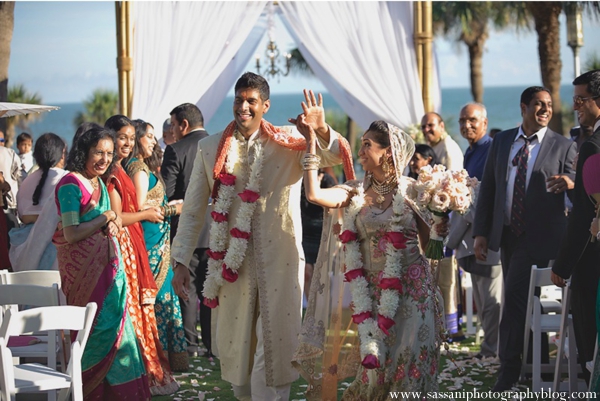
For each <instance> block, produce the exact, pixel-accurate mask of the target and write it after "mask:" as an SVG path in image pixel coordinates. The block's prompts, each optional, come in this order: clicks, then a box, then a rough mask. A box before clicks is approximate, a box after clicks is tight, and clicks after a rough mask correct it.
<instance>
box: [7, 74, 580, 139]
mask: <svg viewBox="0 0 600 401" xmlns="http://www.w3.org/2000/svg"><path fill="white" fill-rule="evenodd" d="M523 89H524V87H522V86H506V87H490V88H486V89H485V93H484V99H485V101H484V103H485V106H486V108H487V112H488V129H491V128H500V129H508V128H511V127H515V126H517V125H518V124H519V123H520V122H521V112H520V109H519V98H520V96H521V92H522V91H523ZM572 95H573V87H572V86H570V85H565V86H563V87H562V88H561V99H562V101H563V104H568V103H569V102H570V99H571V97H572ZM302 100H303V96H302V94H300V93H298V94H272V95H271V109H270V110H269V113H268V119H269V121H270V122H271V123H273V124H274V125H286V124H288V122H287V119H288V118H289V117H296V116H297V115H298V114H299V113H300V111H301V108H300V102H301V101H302ZM469 101H471V93H470V89H468V88H452V89H442V113H441V114H442V117H443V118H444V121H445V122H446V129H447V131H448V132H449V133H450V135H452V137H453V138H454V139H455V140H456V141H457V142H458V143H459V145H460V146H461V148H463V150H464V149H466V147H467V142H466V141H465V140H464V139H463V138H462V137H461V136H460V132H459V130H458V113H459V112H460V109H461V108H462V106H463V105H464V104H465V103H467V102H469ZM232 103H233V97H232V96H229V97H227V98H225V100H223V102H222V103H221V105H220V106H219V109H218V110H217V112H216V113H215V115H214V116H213V117H212V118H211V120H210V121H207V123H206V124H205V126H206V129H207V131H208V132H209V133H211V134H212V133H216V132H219V131H221V130H223V129H224V128H225V127H226V126H227V124H228V123H229V122H231V120H232V111H231V105H232ZM323 103H324V105H325V109H326V111H328V110H331V111H333V112H335V113H340V114H342V115H343V111H342V109H341V108H340V106H339V105H338V104H337V103H336V102H335V100H333V98H332V97H331V96H330V95H329V94H328V93H324V94H323ZM53 106H59V107H60V110H56V111H52V112H50V113H43V114H41V115H40V118H39V119H38V120H37V121H35V122H34V123H32V124H30V125H29V127H28V128H27V129H25V130H23V131H27V132H29V133H30V134H31V135H32V136H33V137H34V139H36V138H37V137H39V136H40V135H42V134H43V133H45V132H54V133H55V134H57V135H59V136H61V137H63V138H64V139H66V140H67V142H68V143H71V140H72V138H73V135H74V134H75V129H76V127H75V125H74V124H73V119H74V118H75V116H76V115H77V113H78V112H79V111H82V110H83V104H82V103H68V104H53ZM415 123H420V121H415ZM157 131H160V128H158V127H157ZM20 132H22V131H21V130H17V134H19V133H20ZM14 146H15V147H16V145H14Z"/></svg>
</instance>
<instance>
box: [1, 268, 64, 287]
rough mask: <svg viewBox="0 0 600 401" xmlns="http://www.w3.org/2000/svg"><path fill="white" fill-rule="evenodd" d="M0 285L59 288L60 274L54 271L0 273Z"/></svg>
mask: <svg viewBox="0 0 600 401" xmlns="http://www.w3.org/2000/svg"><path fill="white" fill-rule="evenodd" d="M0 284H30V285H41V286H44V287H51V286H52V284H58V287H59V288H60V286H61V282H60V273H59V272H58V271H56V270H24V271H20V272H8V271H6V270H2V271H0Z"/></svg>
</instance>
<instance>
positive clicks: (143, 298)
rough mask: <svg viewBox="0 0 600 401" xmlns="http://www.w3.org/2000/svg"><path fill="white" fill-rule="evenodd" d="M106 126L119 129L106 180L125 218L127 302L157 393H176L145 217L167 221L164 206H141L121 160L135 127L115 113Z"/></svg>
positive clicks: (113, 205)
mask: <svg viewBox="0 0 600 401" xmlns="http://www.w3.org/2000/svg"><path fill="white" fill-rule="evenodd" d="M105 127H106V128H110V129H112V130H113V131H115V132H116V147H115V157H114V159H115V160H114V161H115V168H114V169H113V170H112V172H111V173H110V174H109V175H108V176H107V177H106V179H105V183H106V187H107V189H108V196H109V197H110V204H111V209H112V210H113V211H114V212H115V213H117V214H118V215H119V216H120V217H121V220H122V222H123V228H122V229H121V230H120V231H119V234H118V235H117V239H118V242H119V245H120V247H121V255H122V256H123V263H124V265H125V266H124V267H125V274H126V276H127V303H128V310H129V314H130V316H131V321H132V323H133V327H134V328H135V332H136V335H137V339H138V342H139V344H140V348H141V351H142V356H143V357H144V365H145V367H146V373H147V375H148V381H149V382H150V392H151V393H152V394H153V395H161V394H162V395H164V394H172V393H174V392H175V391H177V389H178V388H179V385H178V383H177V381H175V379H174V378H173V375H172V374H171V369H170V367H169V360H168V359H167V357H166V356H165V354H164V352H163V350H162V347H161V344H160V340H159V336H158V330H157V326H156V316H155V312H154V302H155V300H156V294H157V292H158V289H157V287H156V283H155V282H154V276H153V275H152V271H151V270H150V264H149V262H148V253H147V252H146V242H145V241H144V232H143V229H142V225H141V222H142V221H150V222H153V223H159V222H161V221H163V215H162V210H161V209H160V208H158V207H148V208H145V209H143V210H141V209H140V207H139V206H138V201H137V195H136V193H135V187H134V185H133V182H132V181H131V178H129V176H128V175H127V173H126V172H125V170H124V169H123V167H122V166H121V161H123V159H125V158H127V157H129V156H130V155H131V153H132V152H133V151H134V149H135V127H134V125H133V122H132V121H131V120H130V119H129V118H127V117H126V116H123V115H115V116H112V117H110V118H109V119H108V120H106V123H105Z"/></svg>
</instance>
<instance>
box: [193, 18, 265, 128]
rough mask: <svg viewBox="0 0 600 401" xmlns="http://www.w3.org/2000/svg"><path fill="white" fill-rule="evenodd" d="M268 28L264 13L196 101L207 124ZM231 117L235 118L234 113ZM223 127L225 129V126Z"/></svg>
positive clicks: (242, 71) (241, 72)
mask: <svg viewBox="0 0 600 401" xmlns="http://www.w3.org/2000/svg"><path fill="white" fill-rule="evenodd" d="M266 30H267V18H266V15H265V14H264V13H263V14H262V15H261V16H260V18H259V19H258V21H257V22H256V25H255V26H254V28H253V29H252V31H251V32H250V35H249V36H248V37H247V38H246V40H245V41H244V44H243V45H242V47H240V49H239V50H238V53H237V54H236V55H235V57H234V58H233V59H232V60H231V61H230V62H229V64H228V65H227V67H225V69H224V70H223V72H222V73H221V75H219V78H217V80H216V81H215V83H213V84H212V85H211V86H210V88H208V90H207V91H206V93H205V94H204V95H202V98H201V99H200V100H199V101H198V103H196V105H197V106H198V108H200V110H201V111H202V115H203V116H204V122H205V124H207V123H208V122H209V121H210V119H211V118H212V116H214V115H215V112H216V111H217V109H218V108H219V106H220V105H221V103H222V102H223V99H225V97H227V95H228V94H231V95H232V94H233V93H230V91H229V90H230V89H231V87H232V86H233V84H234V83H235V82H236V81H237V79H238V78H239V77H240V76H241V75H242V74H243V73H244V72H245V70H246V66H247V65H248V62H249V61H250V60H251V59H252V58H253V56H254V54H256V49H257V48H258V45H259V44H260V41H261V39H262V37H263V36H264V34H265V32H266ZM231 119H232V120H233V114H232V116H231ZM222 128H223V129H225V127H222ZM215 133H216V132H210V134H215Z"/></svg>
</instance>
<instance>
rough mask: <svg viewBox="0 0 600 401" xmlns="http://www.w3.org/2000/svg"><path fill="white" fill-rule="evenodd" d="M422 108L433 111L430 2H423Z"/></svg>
mask: <svg viewBox="0 0 600 401" xmlns="http://www.w3.org/2000/svg"><path fill="white" fill-rule="evenodd" d="M422 5H423V33H422V40H423V107H424V108H425V112H426V113H428V112H430V111H433V96H432V95H431V91H432V90H433V44H432V42H433V8H432V4H431V0H427V1H423V3H422Z"/></svg>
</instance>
